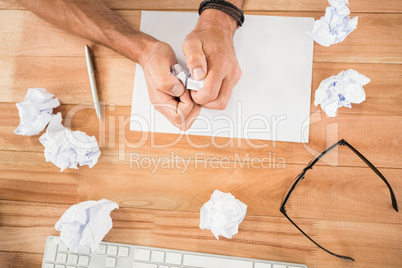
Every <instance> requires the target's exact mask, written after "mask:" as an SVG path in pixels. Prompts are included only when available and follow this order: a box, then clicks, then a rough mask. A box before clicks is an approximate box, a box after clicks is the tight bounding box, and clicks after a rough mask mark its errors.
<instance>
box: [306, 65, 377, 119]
mask: <svg viewBox="0 0 402 268" xmlns="http://www.w3.org/2000/svg"><path fill="white" fill-rule="evenodd" d="M369 82H370V79H369V78H367V77H366V76H364V75H362V74H360V73H358V72H357V71H355V70H353V69H349V70H347V71H341V72H340V73H339V74H338V75H336V76H335V75H334V76H331V77H329V78H327V79H325V80H323V81H322V82H321V84H320V86H319V87H318V89H317V90H316V91H315V100H314V105H315V106H318V104H321V108H322V109H323V110H324V112H325V113H326V114H327V115H328V116H330V117H334V116H335V115H336V110H338V108H339V107H348V108H352V105H351V103H362V102H363V101H364V100H366V93H365V92H364V89H363V86H364V85H366V84H368V83H369Z"/></svg>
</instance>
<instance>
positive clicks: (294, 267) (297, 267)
mask: <svg viewBox="0 0 402 268" xmlns="http://www.w3.org/2000/svg"><path fill="white" fill-rule="evenodd" d="M288 268H303V267H301V266H292V265H291V266H289V267H288Z"/></svg>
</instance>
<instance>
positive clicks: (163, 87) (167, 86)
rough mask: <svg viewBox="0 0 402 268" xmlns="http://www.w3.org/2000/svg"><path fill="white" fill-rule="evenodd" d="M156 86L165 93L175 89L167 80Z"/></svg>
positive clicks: (161, 80) (160, 81) (162, 80)
mask: <svg viewBox="0 0 402 268" xmlns="http://www.w3.org/2000/svg"><path fill="white" fill-rule="evenodd" d="M155 84H156V86H157V87H158V89H159V90H162V91H164V92H170V91H171V90H172V88H173V85H172V84H171V83H170V82H169V81H167V80H166V79H160V80H158V81H157V82H156V83H155Z"/></svg>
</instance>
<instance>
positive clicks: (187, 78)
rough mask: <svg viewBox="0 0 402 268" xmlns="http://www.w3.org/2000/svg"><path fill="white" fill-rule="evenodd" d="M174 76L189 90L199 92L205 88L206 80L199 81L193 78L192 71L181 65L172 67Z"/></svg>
mask: <svg viewBox="0 0 402 268" xmlns="http://www.w3.org/2000/svg"><path fill="white" fill-rule="evenodd" d="M172 74H173V75H174V76H176V77H177V78H178V79H179V80H180V81H181V82H182V83H183V85H184V87H185V88H187V89H191V90H196V91H198V90H200V89H201V88H203V87H204V81H205V79H204V80H201V81H197V80H195V79H193V78H191V74H190V71H189V70H188V69H187V68H183V67H182V66H181V65H180V64H175V65H173V66H172Z"/></svg>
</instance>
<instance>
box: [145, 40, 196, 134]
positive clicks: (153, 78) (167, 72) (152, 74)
mask: <svg viewBox="0 0 402 268" xmlns="http://www.w3.org/2000/svg"><path fill="white" fill-rule="evenodd" d="M176 63H177V59H176V55H175V53H174V51H173V49H172V48H171V47H170V46H169V45H168V44H166V43H164V42H160V41H155V42H154V43H153V44H152V47H150V50H149V53H148V54H147V55H146V56H145V57H143V58H142V60H141V62H140V64H141V66H142V68H143V69H144V75H145V80H146V82H147V86H148V94H149V99H150V101H151V103H152V104H153V105H154V107H155V109H156V110H157V111H159V112H160V113H161V114H163V115H164V116H165V117H166V118H167V119H169V121H170V122H171V123H172V124H173V125H175V126H176V127H178V128H179V129H181V130H187V129H189V128H190V127H191V125H192V124H193V122H194V120H195V119H196V118H197V116H198V114H199V113H200V110H201V107H200V106H199V105H198V104H196V103H194V102H193V100H192V99H191V96H190V92H189V91H188V90H187V89H185V88H184V86H183V84H182V83H181V82H180V80H179V79H177V78H176V77H175V76H174V75H173V74H172V73H171V67H172V66H173V65H174V64H176Z"/></svg>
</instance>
